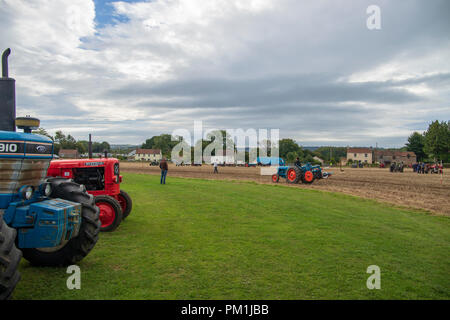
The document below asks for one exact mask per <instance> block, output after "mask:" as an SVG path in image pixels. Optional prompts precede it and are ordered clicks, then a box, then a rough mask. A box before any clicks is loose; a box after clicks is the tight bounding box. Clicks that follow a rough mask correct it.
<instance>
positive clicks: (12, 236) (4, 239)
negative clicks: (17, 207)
mask: <svg viewBox="0 0 450 320" xmlns="http://www.w3.org/2000/svg"><path fill="white" fill-rule="evenodd" d="M15 240H16V230H15V229H13V228H10V227H9V226H8V225H7V224H6V222H5V221H4V220H3V215H1V214H0V300H5V299H9V298H10V297H11V294H12V292H13V291H14V288H15V287H16V285H17V283H18V282H19V280H20V273H19V271H18V269H19V262H20V259H21V258H22V252H21V251H20V250H19V249H17V248H16V245H15Z"/></svg>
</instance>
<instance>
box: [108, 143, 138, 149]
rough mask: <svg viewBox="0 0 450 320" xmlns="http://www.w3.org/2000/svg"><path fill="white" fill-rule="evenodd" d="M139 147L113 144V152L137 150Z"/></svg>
mask: <svg viewBox="0 0 450 320" xmlns="http://www.w3.org/2000/svg"><path fill="white" fill-rule="evenodd" d="M138 147H139V146H137V145H133V144H112V145H111V150H117V149H135V148H138Z"/></svg>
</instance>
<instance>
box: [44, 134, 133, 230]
mask: <svg viewBox="0 0 450 320" xmlns="http://www.w3.org/2000/svg"><path fill="white" fill-rule="evenodd" d="M91 145H92V142H91V136H90V135H89V159H71V160H53V161H52V162H51V163H50V167H49V169H48V172H47V175H48V176H50V177H63V178H66V179H72V180H73V181H75V182H76V183H79V184H82V185H84V186H85V187H86V189H87V192H88V193H89V194H91V195H93V196H94V201H95V205H96V206H97V207H98V208H99V209H100V221H101V231H114V230H115V229H117V227H118V226H119V225H120V223H121V222H122V220H124V219H125V218H126V217H128V215H129V214H130V212H131V209H132V206H133V202H132V200H131V197H130V196H129V195H128V193H126V192H125V191H124V190H121V189H120V183H121V182H122V176H121V175H120V166H119V160H117V159H116V158H107V157H106V153H105V158H95V159H93V158H92V147H91Z"/></svg>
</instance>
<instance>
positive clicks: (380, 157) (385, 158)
mask: <svg viewBox="0 0 450 320" xmlns="http://www.w3.org/2000/svg"><path fill="white" fill-rule="evenodd" d="M374 161H375V162H379V163H384V164H386V165H389V164H391V163H392V162H403V163H404V164H406V165H412V164H413V163H416V162H417V157H416V154H415V153H414V152H410V151H394V150H376V151H375V152H374Z"/></svg>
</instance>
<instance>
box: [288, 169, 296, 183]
mask: <svg viewBox="0 0 450 320" xmlns="http://www.w3.org/2000/svg"><path fill="white" fill-rule="evenodd" d="M287 177H288V179H289V181H294V180H295V178H297V173H296V172H295V170H294V169H292V168H291V169H289V170H288V172H287Z"/></svg>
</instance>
